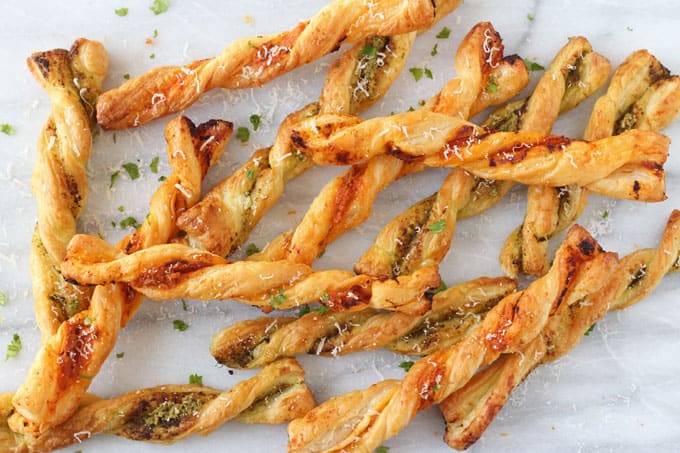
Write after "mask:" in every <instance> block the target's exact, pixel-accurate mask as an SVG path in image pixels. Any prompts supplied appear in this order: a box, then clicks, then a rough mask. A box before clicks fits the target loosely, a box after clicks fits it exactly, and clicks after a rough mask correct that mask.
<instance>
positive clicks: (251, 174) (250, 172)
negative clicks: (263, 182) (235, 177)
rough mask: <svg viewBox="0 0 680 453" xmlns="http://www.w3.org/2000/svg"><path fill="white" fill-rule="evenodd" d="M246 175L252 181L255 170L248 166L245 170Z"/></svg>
mask: <svg viewBox="0 0 680 453" xmlns="http://www.w3.org/2000/svg"><path fill="white" fill-rule="evenodd" d="M246 176H247V177H248V179H250V180H251V181H252V180H253V178H255V172H254V171H253V170H251V169H250V168H249V169H248V170H246Z"/></svg>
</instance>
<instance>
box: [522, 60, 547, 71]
mask: <svg viewBox="0 0 680 453" xmlns="http://www.w3.org/2000/svg"><path fill="white" fill-rule="evenodd" d="M524 64H525V65H526V66H527V69H528V70H529V71H543V70H544V69H545V68H544V67H543V66H542V65H540V64H538V63H536V62H535V61H530V60H527V59H526V58H525V59H524Z"/></svg>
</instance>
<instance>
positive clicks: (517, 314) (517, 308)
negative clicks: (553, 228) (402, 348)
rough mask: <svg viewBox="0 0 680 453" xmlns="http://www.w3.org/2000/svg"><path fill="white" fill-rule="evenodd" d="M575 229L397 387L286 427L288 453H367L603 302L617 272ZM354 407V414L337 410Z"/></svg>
mask: <svg viewBox="0 0 680 453" xmlns="http://www.w3.org/2000/svg"><path fill="white" fill-rule="evenodd" d="M616 264H617V259H616V255H615V254H613V253H607V252H604V251H602V249H601V248H600V247H599V245H598V244H597V242H596V241H595V240H594V239H593V238H592V237H590V236H589V235H588V233H587V232H586V231H585V230H583V229H582V228H580V227H578V226H575V227H573V228H572V229H571V230H570V232H569V233H568V235H567V238H566V239H565V242H564V243H563V244H562V246H561V247H560V249H559V250H558V251H557V254H556V257H555V261H554V264H553V267H552V268H551V270H550V271H549V272H548V273H547V274H546V275H545V276H543V277H541V278H539V279H538V280H536V281H534V282H533V283H531V284H530V285H529V287H528V288H527V289H526V290H524V291H520V292H516V293H512V294H510V295H509V296H507V297H505V298H504V299H503V300H501V301H500V302H499V303H498V304H497V305H496V306H495V307H494V308H492V309H491V311H490V312H489V313H488V314H487V316H486V317H485V319H484V321H482V323H481V324H480V325H479V326H478V327H476V328H475V329H474V330H473V331H472V332H471V333H470V334H469V335H468V336H467V337H466V338H465V339H464V340H462V341H461V342H459V343H457V344H455V345H454V346H452V347H450V348H446V349H443V350H440V351H438V352H435V353H434V354H431V355H429V356H427V357H425V358H423V359H421V360H419V361H418V362H416V363H415V364H414V365H413V366H412V367H411V369H410V371H409V372H408V373H407V375H406V377H405V378H404V380H403V381H401V382H399V381H385V382H383V383H380V384H377V385H376V386H374V387H372V388H369V389H367V390H362V391H358V392H353V393H351V394H347V395H344V396H340V397H337V398H334V399H331V400H329V401H328V402H326V403H324V404H321V405H320V406H318V407H317V408H315V409H313V410H312V411H310V412H309V413H307V415H305V416H304V417H303V418H300V419H296V420H293V421H292V422H291V423H290V424H289V426H288V432H289V436H290V441H289V445H288V447H289V450H291V451H300V452H303V451H341V450H342V451H365V452H369V451H372V450H373V449H374V448H376V447H378V446H379V445H380V444H381V443H382V442H383V441H384V440H385V439H387V438H389V437H391V436H394V435H395V434H397V433H398V432H399V431H401V430H402V429H403V428H404V427H405V426H406V425H407V424H408V423H409V422H410V420H411V419H412V418H413V416H415V414H416V413H417V412H418V411H419V410H423V409H425V408H427V407H429V406H431V405H432V404H435V403H438V402H440V401H442V400H443V399H444V398H446V397H447V396H448V395H450V394H452V393H453V392H454V391H455V390H457V389H458V388H460V387H462V386H463V385H464V384H465V383H466V382H468V381H469V380H470V379H471V378H472V376H473V375H474V373H475V371H476V370H477V369H479V368H480V367H482V366H484V365H487V364H490V363H491V362H493V361H494V360H495V359H496V358H498V357H499V356H500V354H501V353H506V352H514V351H517V350H519V349H521V348H523V347H525V346H526V345H527V344H529V343H530V342H531V341H532V340H533V339H534V338H535V337H536V336H537V335H538V334H540V332H541V331H542V330H543V328H544V327H545V325H546V323H547V322H548V320H549V316H550V314H551V313H554V312H556V311H558V310H559V309H560V307H561V306H572V305H575V304H579V303H581V302H583V301H585V300H587V299H590V298H593V297H606V296H607V295H608V293H607V291H610V289H608V288H607V287H606V279H605V278H604V277H605V276H606V275H608V274H609V273H610V272H611V271H612V270H613V269H614V267H615V266H616ZM353 404H357V408H356V409H354V410H348V411H347V412H345V411H342V410H341V411H337V410H336V409H337V408H338V407H341V408H344V407H346V406H351V405H353Z"/></svg>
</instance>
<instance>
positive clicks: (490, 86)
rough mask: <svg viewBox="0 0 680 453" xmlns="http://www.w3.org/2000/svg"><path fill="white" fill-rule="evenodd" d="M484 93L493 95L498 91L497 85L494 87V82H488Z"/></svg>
mask: <svg viewBox="0 0 680 453" xmlns="http://www.w3.org/2000/svg"><path fill="white" fill-rule="evenodd" d="M486 91H488V92H489V93H495V92H496V91H498V85H496V83H495V82H489V84H488V85H487V86H486Z"/></svg>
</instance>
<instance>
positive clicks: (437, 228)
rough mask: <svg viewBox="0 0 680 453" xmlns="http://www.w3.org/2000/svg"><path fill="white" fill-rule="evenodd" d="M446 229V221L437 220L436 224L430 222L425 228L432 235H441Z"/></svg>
mask: <svg viewBox="0 0 680 453" xmlns="http://www.w3.org/2000/svg"><path fill="white" fill-rule="evenodd" d="M444 228H446V219H439V220H437V221H436V222H432V223H431V224H429V225H428V226H427V229H428V230H430V231H432V232H433V233H437V234H438V233H441V232H442V231H444Z"/></svg>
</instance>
